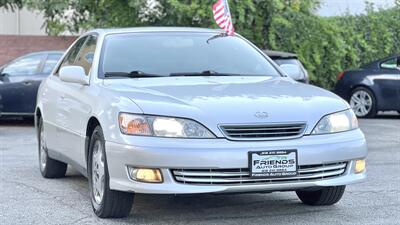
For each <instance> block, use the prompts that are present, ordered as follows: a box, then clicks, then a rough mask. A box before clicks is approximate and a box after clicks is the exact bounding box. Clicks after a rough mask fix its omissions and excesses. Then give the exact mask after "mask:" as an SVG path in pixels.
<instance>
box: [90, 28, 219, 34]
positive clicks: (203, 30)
mask: <svg viewBox="0 0 400 225" xmlns="http://www.w3.org/2000/svg"><path fill="white" fill-rule="evenodd" d="M93 32H95V33H98V34H100V35H107V34H116V33H134V32H137V33H142V32H195V33H221V32H223V30H221V29H210V28H200V27H131V28H108V29H94V30H91V31H88V32H86V33H93Z"/></svg>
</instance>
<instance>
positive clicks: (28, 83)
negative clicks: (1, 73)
mask: <svg viewBox="0 0 400 225" xmlns="http://www.w3.org/2000/svg"><path fill="white" fill-rule="evenodd" d="M22 84H23V85H25V86H29V85H32V81H30V80H27V81H23V82H22Z"/></svg>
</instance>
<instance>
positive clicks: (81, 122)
mask: <svg viewBox="0 0 400 225" xmlns="http://www.w3.org/2000/svg"><path fill="white" fill-rule="evenodd" d="M96 43H97V36H95V35H89V36H87V38H86V40H85V42H84V44H83V45H82V47H81V48H80V49H79V51H78V54H77V56H76V57H75V60H74V62H73V63H72V64H71V65H75V66H81V67H83V68H84V70H85V73H86V75H87V76H89V75H90V70H91V66H92V60H93V55H94V51H95V49H96ZM61 82H62V90H63V91H62V92H61V98H59V102H58V107H59V108H58V116H59V120H60V122H61V121H62V127H63V129H62V130H60V131H59V135H60V138H61V139H62V140H63V141H65V140H68V142H65V143H67V144H66V145H63V148H64V149H63V150H64V151H65V152H67V153H68V154H69V156H70V158H71V159H72V160H73V161H74V162H76V163H78V165H79V166H81V167H85V166H86V162H85V151H84V146H85V140H86V139H85V138H86V123H87V121H88V119H89V117H90V115H91V114H90V113H91V110H92V109H91V107H90V104H89V102H88V99H89V98H88V97H87V96H88V95H87V90H88V86H85V85H81V84H76V83H68V82H63V81H61Z"/></svg>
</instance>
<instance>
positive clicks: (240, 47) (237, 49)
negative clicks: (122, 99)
mask: <svg viewBox="0 0 400 225" xmlns="http://www.w3.org/2000/svg"><path fill="white" fill-rule="evenodd" d="M214 35H215V34H214V33H204V34H200V33H195V34H193V33H168V34H166V33H159V34H156V35H155V34H153V33H152V34H114V35H108V36H107V37H106V41H105V44H104V45H105V46H104V51H103V53H102V54H103V60H102V62H101V63H102V67H100V68H101V69H102V70H103V71H102V72H131V71H138V70H139V71H143V72H145V73H153V74H160V75H169V74H171V73H190V72H202V71H209V70H212V71H215V72H218V73H231V74H241V75H270V76H279V72H278V71H277V70H276V69H275V68H274V67H273V65H272V64H271V63H270V62H269V61H268V60H267V59H266V58H265V57H264V56H263V55H262V54H261V53H260V52H258V51H257V50H256V49H255V48H254V47H252V46H251V45H249V44H248V43H247V42H246V41H245V40H243V39H241V38H239V37H220V38H216V39H213V40H209V41H207V40H208V39H209V38H211V37H213V36H214ZM100 74H101V73H100Z"/></svg>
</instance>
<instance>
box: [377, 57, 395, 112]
mask: <svg viewBox="0 0 400 225" xmlns="http://www.w3.org/2000/svg"><path fill="white" fill-rule="evenodd" d="M397 62H398V57H393V58H391V59H388V60H385V61H383V62H382V63H381V64H380V68H379V72H378V73H379V75H378V76H376V77H375V79H374V83H375V85H377V86H378V87H379V89H380V92H381V95H382V99H383V100H384V101H383V102H380V103H379V104H380V105H381V107H380V108H382V109H384V110H396V109H399V108H400V97H399V95H400V69H399V68H398V67H397Z"/></svg>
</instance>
